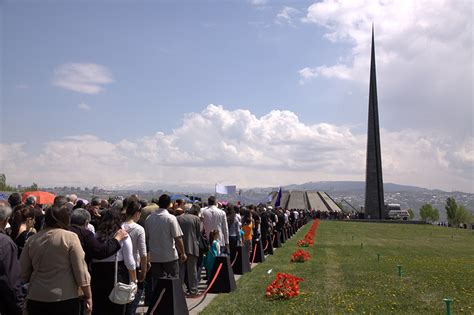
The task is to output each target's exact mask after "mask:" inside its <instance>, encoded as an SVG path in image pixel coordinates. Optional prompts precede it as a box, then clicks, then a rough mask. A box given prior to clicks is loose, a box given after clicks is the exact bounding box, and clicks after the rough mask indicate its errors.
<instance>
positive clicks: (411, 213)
mask: <svg viewBox="0 0 474 315" xmlns="http://www.w3.org/2000/svg"><path fill="white" fill-rule="evenodd" d="M408 213H409V214H410V220H413V218H414V217H415V213H414V212H413V210H411V209H408Z"/></svg>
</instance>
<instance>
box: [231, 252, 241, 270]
mask: <svg viewBox="0 0 474 315" xmlns="http://www.w3.org/2000/svg"><path fill="white" fill-rule="evenodd" d="M237 257H239V252H236V253H235V258H234V261H233V262H232V263H231V264H230V266H231V267H234V264H235V262H236V261H237Z"/></svg>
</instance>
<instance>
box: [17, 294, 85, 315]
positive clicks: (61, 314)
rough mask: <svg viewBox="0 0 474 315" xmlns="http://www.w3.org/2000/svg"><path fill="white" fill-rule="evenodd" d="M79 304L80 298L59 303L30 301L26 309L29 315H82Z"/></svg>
mask: <svg viewBox="0 0 474 315" xmlns="http://www.w3.org/2000/svg"><path fill="white" fill-rule="evenodd" d="M79 303H80V300H79V298H76V299H69V300H64V301H59V302H40V301H35V300H28V301H27V302H26V309H27V310H28V314H29V315H69V314H71V315H80V304H79Z"/></svg>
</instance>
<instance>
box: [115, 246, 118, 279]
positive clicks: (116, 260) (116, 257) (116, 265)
mask: <svg viewBox="0 0 474 315" xmlns="http://www.w3.org/2000/svg"><path fill="white" fill-rule="evenodd" d="M117 272H118V253H117V254H115V274H114V286H115V285H116V284H117Z"/></svg>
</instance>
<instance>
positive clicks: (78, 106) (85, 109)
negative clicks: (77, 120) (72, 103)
mask: <svg viewBox="0 0 474 315" xmlns="http://www.w3.org/2000/svg"><path fill="white" fill-rule="evenodd" d="M77 108H79V109H80V110H83V111H90V110H91V109H92V108H91V107H90V106H89V105H87V104H86V103H84V102H82V103H80V104H79V105H77Z"/></svg>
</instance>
